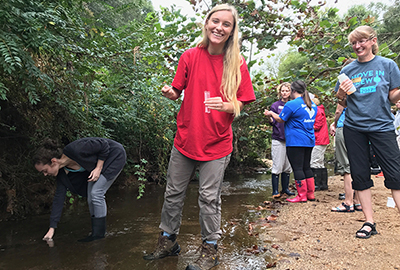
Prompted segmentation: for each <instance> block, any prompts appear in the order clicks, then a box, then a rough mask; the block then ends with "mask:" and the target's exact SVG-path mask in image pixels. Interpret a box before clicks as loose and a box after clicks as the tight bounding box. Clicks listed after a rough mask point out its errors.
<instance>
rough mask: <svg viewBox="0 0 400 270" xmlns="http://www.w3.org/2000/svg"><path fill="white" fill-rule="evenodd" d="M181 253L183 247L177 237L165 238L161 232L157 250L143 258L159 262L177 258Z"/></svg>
mask: <svg viewBox="0 0 400 270" xmlns="http://www.w3.org/2000/svg"><path fill="white" fill-rule="evenodd" d="M179 252H181V247H180V246H179V245H178V242H177V241H176V235H175V234H172V235H171V236H169V237H168V236H164V235H163V233H162V232H161V234H160V236H159V237H158V242H157V246H156V250H154V252H153V253H151V254H148V255H145V256H143V259H145V260H157V259H162V258H165V257H167V256H177V255H178V254H179Z"/></svg>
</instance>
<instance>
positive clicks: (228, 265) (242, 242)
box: [0, 174, 271, 270]
mask: <svg viewBox="0 0 400 270" xmlns="http://www.w3.org/2000/svg"><path fill="white" fill-rule="evenodd" d="M270 179H271V175H270V174H255V175H249V176H245V175H233V176H232V175H230V176H227V177H226V178H225V181H224V185H223V193H222V201H223V203H222V224H221V225H222V230H223V236H222V239H221V241H220V242H219V249H220V251H221V252H220V254H221V255H220V262H221V263H220V265H219V266H217V267H215V268H213V269H216V270H218V269H219V270H222V269H230V270H231V269H246V270H251V269H265V265H266V263H267V262H268V261H270V259H271V258H270V257H269V254H268V252H263V253H260V254H257V255H256V254H252V253H249V252H247V251H246V250H247V249H251V248H252V247H253V246H254V245H265V243H259V240H258V238H257V237H255V236H250V235H249V234H248V224H249V223H250V222H253V221H255V220H257V219H258V218H259V217H260V215H268V213H265V212H264V213H262V211H261V212H260V211H256V210H251V209H252V208H251V207H249V205H254V206H255V207H256V206H258V205H259V204H260V203H261V202H263V201H265V200H268V199H270V197H269V196H270V194H271V186H270V185H271V181H270ZM197 189H198V183H197V182H192V183H190V185H189V188H188V190H187V194H186V195H187V196H186V200H185V206H184V210H183V218H182V226H181V230H180V234H179V236H178V243H179V244H180V246H181V248H182V251H181V253H180V255H179V256H175V257H167V258H164V259H162V260H156V261H145V260H143V258H142V257H143V255H144V254H146V252H148V253H150V252H152V251H153V249H154V247H155V244H156V242H157V238H158V233H159V229H158V225H159V222H160V211H161V207H162V203H163V192H164V188H163V187H160V186H157V185H148V186H147V187H146V193H145V195H144V197H142V198H141V199H139V200H137V199H136V196H137V191H136V190H133V189H118V188H112V189H110V190H109V191H108V192H107V204H108V216H107V232H108V235H107V237H106V238H105V239H102V240H99V241H94V242H90V243H80V242H77V240H78V239H80V238H83V237H84V236H85V235H87V233H88V232H89V231H90V218H89V213H88V210H87V207H86V203H85V202H81V203H79V204H78V205H77V206H75V209H66V208H64V213H63V216H62V221H61V222H60V223H59V226H58V229H57V230H56V233H55V236H54V241H53V242H49V243H46V242H45V241H43V240H41V239H42V237H43V236H44V234H45V233H46V232H47V229H48V218H49V215H43V216H36V217H30V218H28V219H26V220H23V221H18V222H14V221H7V222H1V223H0V269H95V270H98V269H131V270H139V269H140V270H142V269H144V270H145V269H157V270H160V269H165V270H174V269H185V267H186V265H187V264H188V263H189V262H191V261H193V260H194V259H195V258H196V257H197V253H196V249H197V248H198V246H199V245H200V243H201V237H200V227H199V222H198V213H199V209H198V204H197Z"/></svg>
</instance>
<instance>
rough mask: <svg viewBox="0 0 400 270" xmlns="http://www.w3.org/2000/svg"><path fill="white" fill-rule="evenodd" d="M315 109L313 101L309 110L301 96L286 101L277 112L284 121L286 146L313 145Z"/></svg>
mask: <svg viewBox="0 0 400 270" xmlns="http://www.w3.org/2000/svg"><path fill="white" fill-rule="evenodd" d="M317 110H318V108H317V106H316V105H315V104H314V102H312V106H311V110H310V109H309V108H308V107H307V105H306V104H305V103H304V101H303V98H302V97H298V98H296V99H294V100H291V101H288V102H286V104H285V106H284V107H283V110H282V112H281V113H280V114H279V117H280V118H281V119H282V120H283V121H285V137H286V146H299V147H314V146H315V135H314V122H315V117H316V116H317Z"/></svg>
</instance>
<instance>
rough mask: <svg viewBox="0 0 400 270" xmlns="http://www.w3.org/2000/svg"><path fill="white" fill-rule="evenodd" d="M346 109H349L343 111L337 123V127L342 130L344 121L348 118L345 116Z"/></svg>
mask: <svg viewBox="0 0 400 270" xmlns="http://www.w3.org/2000/svg"><path fill="white" fill-rule="evenodd" d="M346 109H347V108H344V109H343V111H342V114H341V115H340V116H339V119H338V121H337V123H336V127H337V128H342V127H343V124H344V119H345V117H346V116H345V112H346Z"/></svg>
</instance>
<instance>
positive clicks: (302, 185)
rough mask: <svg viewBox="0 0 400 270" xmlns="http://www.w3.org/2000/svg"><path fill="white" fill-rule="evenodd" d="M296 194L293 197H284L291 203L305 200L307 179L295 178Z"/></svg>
mask: <svg viewBox="0 0 400 270" xmlns="http://www.w3.org/2000/svg"><path fill="white" fill-rule="evenodd" d="M295 182H296V188H297V196H296V197H295V198H293V199H286V201H288V202H291V203H298V202H307V181H306V180H296V181H295Z"/></svg>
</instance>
